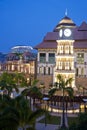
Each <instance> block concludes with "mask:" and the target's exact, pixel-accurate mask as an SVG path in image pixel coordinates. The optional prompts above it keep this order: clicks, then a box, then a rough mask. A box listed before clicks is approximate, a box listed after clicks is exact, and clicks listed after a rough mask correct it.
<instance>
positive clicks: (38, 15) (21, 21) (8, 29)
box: [0, 0, 87, 53]
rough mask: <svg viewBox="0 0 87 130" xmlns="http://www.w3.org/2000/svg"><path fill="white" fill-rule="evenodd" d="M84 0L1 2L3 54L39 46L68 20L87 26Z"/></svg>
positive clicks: (19, 0) (17, 0)
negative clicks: (19, 48)
mask: <svg viewBox="0 0 87 130" xmlns="http://www.w3.org/2000/svg"><path fill="white" fill-rule="evenodd" d="M86 5H87V1H86V0H84V3H83V1H82V0H77V2H76V1H75V0H73V1H70V0H44V1H42V0H37V1H35V0H0V45H1V47H0V52H3V53H8V52H10V49H11V48H12V47H14V46H16V45H28V46H32V47H34V46H36V45H37V44H39V43H40V42H42V40H43V38H44V36H45V35H46V33H47V32H52V31H53V29H54V27H55V26H56V25H57V24H58V22H59V21H60V20H61V19H62V18H63V17H64V16H65V11H66V8H67V13H68V14H67V16H68V17H70V18H71V19H72V20H73V21H74V22H75V23H76V25H77V26H79V25H81V23H82V22H83V21H85V22H86V23H87V17H86V13H85V12H87V7H86Z"/></svg>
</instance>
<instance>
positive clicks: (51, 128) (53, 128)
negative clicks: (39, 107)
mask: <svg viewBox="0 0 87 130" xmlns="http://www.w3.org/2000/svg"><path fill="white" fill-rule="evenodd" d="M51 115H54V116H61V124H62V114H57V113H51ZM67 116H71V117H76V116H77V114H67V115H66V114H65V124H66V126H67V127H68V121H67ZM44 117H45V116H41V117H40V118H38V119H37V120H36V130H58V128H60V126H61V124H60V125H53V124H47V125H46V126H45V124H44V123H38V121H39V120H41V119H43V118H44Z"/></svg>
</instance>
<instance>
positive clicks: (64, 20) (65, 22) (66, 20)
mask: <svg viewBox="0 0 87 130" xmlns="http://www.w3.org/2000/svg"><path fill="white" fill-rule="evenodd" d="M61 26H71V27H73V26H76V24H75V23H74V22H73V21H72V19H70V18H69V17H67V16H65V17H64V18H62V20H61V21H60V22H59V23H58V24H57V25H56V27H55V28H54V31H57V30H58V29H59V28H60V27H61Z"/></svg>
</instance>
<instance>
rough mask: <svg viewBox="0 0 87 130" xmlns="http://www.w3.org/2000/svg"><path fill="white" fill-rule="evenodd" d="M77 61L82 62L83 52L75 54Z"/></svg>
mask: <svg viewBox="0 0 87 130" xmlns="http://www.w3.org/2000/svg"><path fill="white" fill-rule="evenodd" d="M77 63H78V64H83V63H84V53H78V54H77Z"/></svg>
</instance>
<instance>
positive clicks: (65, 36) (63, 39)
mask: <svg viewBox="0 0 87 130" xmlns="http://www.w3.org/2000/svg"><path fill="white" fill-rule="evenodd" d="M74 27H75V23H74V22H73V21H72V20H71V19H70V18H69V17H67V16H65V17H64V18H63V19H62V20H61V21H60V22H59V24H58V25H57V26H56V28H55V31H58V32H59V33H58V34H59V37H58V40H57V53H56V65H55V68H54V77H53V78H54V82H57V75H58V74H61V75H63V77H64V78H65V80H67V79H68V78H73V82H72V84H71V87H73V88H74V87H75V68H74V45H73V43H74V39H73V29H74Z"/></svg>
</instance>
